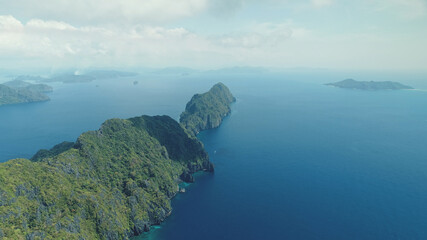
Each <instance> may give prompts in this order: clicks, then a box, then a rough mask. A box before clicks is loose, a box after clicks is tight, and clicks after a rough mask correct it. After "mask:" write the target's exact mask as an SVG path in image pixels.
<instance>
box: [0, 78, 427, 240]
mask: <svg viewBox="0 0 427 240" xmlns="http://www.w3.org/2000/svg"><path fill="white" fill-rule="evenodd" d="M369 76H371V78H373V77H375V79H374V80H396V79H395V78H397V77H398V76H395V75H393V74H373V73H366V74H359V75H358V76H357V77H359V78H358V79H360V80H372V79H368V77H369ZM346 77H349V76H348V75H343V74H340V73H333V74H332V73H325V72H324V73H320V74H316V75H314V74H293V73H288V74H260V75H258V76H254V75H252V76H249V75H248V76H245V75H215V74H210V75H207V74H205V75H195V76H188V77H176V76H149V75H147V76H140V77H138V78H137V79H138V81H139V84H138V85H135V86H134V85H132V82H133V81H134V80H135V79H121V80H117V79H116V80H106V81H97V82H94V83H89V84H74V85H62V84H58V85H57V86H56V89H55V92H54V93H53V94H52V95H51V98H52V101H50V102H46V103H35V104H25V105H18V106H7V107H0V119H1V120H0V132H1V133H2V134H1V135H0V146H1V148H0V159H1V160H3V161H4V160H7V159H9V158H15V157H30V156H31V155H32V154H33V153H34V152H35V151H37V149H39V148H46V147H51V146H52V145H54V144H56V143H58V142H60V141H64V140H75V139H76V138H77V136H78V135H79V134H80V133H81V132H82V131H86V130H92V129H97V128H98V127H99V125H100V123H102V122H103V121H104V120H105V119H108V118H111V117H131V116H136V115H142V114H150V115H153V114H168V115H171V116H172V117H174V118H178V116H179V113H180V112H181V111H182V110H183V108H184V106H185V103H186V102H187V101H188V100H189V98H190V97H191V95H192V94H193V93H196V92H203V91H205V90H207V89H208V88H209V87H210V86H211V85H212V84H213V83H215V82H217V81H218V80H221V81H223V82H224V83H225V84H226V85H228V86H229V87H230V89H231V91H232V92H233V93H234V95H235V96H236V97H237V103H235V104H234V105H233V112H232V114H231V115H230V116H229V117H228V118H227V119H226V120H225V121H224V123H223V125H222V126H221V127H220V128H218V129H214V130H210V131H205V132H203V133H201V134H200V135H199V138H200V139H201V140H202V141H203V142H204V144H205V147H206V149H207V150H208V152H209V154H210V156H211V160H212V161H213V162H214V163H215V165H216V172H215V174H213V175H211V174H199V175H198V177H197V182H196V183H195V184H192V185H190V186H188V189H187V190H188V191H187V192H186V193H184V194H180V195H178V196H177V197H176V198H175V199H174V201H173V207H174V211H173V214H172V216H171V217H170V218H169V219H168V220H167V221H166V222H165V223H164V224H162V225H161V226H160V227H158V228H156V229H154V230H153V231H152V232H151V233H150V234H148V235H144V236H140V237H138V238H137V239H155V240H159V239H185V240H192V239H194V240H199V239H204V240H210V239H212V240H214V239H215V240H217V239H427V204H425V203H426V202H427V148H426V143H427V127H426V125H427V110H426V107H425V106H426V105H427V92H422V91H378V92H364V91H357V90H343V89H337V88H332V87H326V86H323V85H321V83H323V82H330V81H336V80H341V79H344V78H346ZM351 77H354V75H352V76H351ZM364 77H365V78H366V79H364ZM420 79H421V78H420V77H412V78H411V79H409V80H408V81H403V82H405V83H408V84H412V85H414V86H416V87H418V88H427V87H426V86H425V83H423V82H420V81H419V80H420ZM411 81H412V82H411ZM97 86H98V87H97Z"/></svg>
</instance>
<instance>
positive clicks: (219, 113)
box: [180, 83, 236, 135]
mask: <svg viewBox="0 0 427 240" xmlns="http://www.w3.org/2000/svg"><path fill="white" fill-rule="evenodd" d="M235 101H236V99H235V98H234V97H233V95H232V94H231V92H230V90H229V89H228V88H227V86H225V85H224V84H222V83H217V84H215V85H214V86H213V87H212V88H211V89H210V90H209V91H208V92H206V93H203V94H196V95H194V96H193V98H191V100H190V102H188V103H187V106H186V107H185V111H184V112H183V113H182V114H181V117H180V123H181V125H182V126H183V127H184V128H186V129H187V130H188V131H189V132H190V133H192V134H193V135H197V134H198V133H199V132H200V131H203V130H206V129H210V128H216V127H218V126H219V125H220V124H221V122H222V119H223V118H224V117H225V116H227V115H228V114H229V113H230V112H231V108H230V104H231V103H232V102H235Z"/></svg>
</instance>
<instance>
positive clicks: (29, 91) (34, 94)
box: [0, 80, 53, 106]
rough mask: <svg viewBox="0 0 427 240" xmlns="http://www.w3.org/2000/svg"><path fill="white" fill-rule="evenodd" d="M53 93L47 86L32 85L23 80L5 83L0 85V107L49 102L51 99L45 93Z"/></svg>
mask: <svg viewBox="0 0 427 240" xmlns="http://www.w3.org/2000/svg"><path fill="white" fill-rule="evenodd" d="M52 91H53V89H52V87H50V86H48V85H46V84H32V83H28V82H25V81H21V80H13V81H9V82H5V83H3V84H0V106H1V105H6V104H17V103H30V102H42V101H48V100H50V99H49V97H48V96H47V95H46V94H45V93H47V92H52Z"/></svg>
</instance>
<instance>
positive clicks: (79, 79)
mask: <svg viewBox="0 0 427 240" xmlns="http://www.w3.org/2000/svg"><path fill="white" fill-rule="evenodd" d="M136 75H138V74H137V73H133V72H121V71H113V70H105V71H104V70H97V71H89V72H87V73H82V74H80V73H64V74H59V75H54V76H52V77H50V78H47V77H40V76H31V75H21V76H18V77H16V78H15V79H14V80H20V81H38V82H62V83H85V82H92V81H94V80H97V79H112V78H121V77H133V76H136Z"/></svg>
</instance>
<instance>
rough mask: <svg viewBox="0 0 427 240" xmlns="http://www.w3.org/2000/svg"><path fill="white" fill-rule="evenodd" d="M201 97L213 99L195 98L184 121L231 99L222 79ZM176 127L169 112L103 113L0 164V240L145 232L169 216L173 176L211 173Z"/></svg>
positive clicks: (193, 141) (197, 147) (176, 179)
mask: <svg viewBox="0 0 427 240" xmlns="http://www.w3.org/2000/svg"><path fill="white" fill-rule="evenodd" d="M202 95H203V94H202ZM207 96H209V100H211V101H213V102H214V105H211V102H209V101H207V100H208V99H205V100H206V101H197V102H196V104H197V108H193V109H191V113H190V112H188V111H186V112H187V113H186V114H185V116H186V119H187V118H188V119H192V117H191V114H194V115H197V116H211V114H213V115H215V117H216V114H217V112H218V113H219V112H221V113H222V112H224V110H227V109H229V104H230V100H234V97H233V96H231V94H230V92H229V90H228V88H227V87H225V86H224V85H223V84H219V85H215V86H214V87H213V88H212V89H211V91H209V94H208V95H207ZM198 98H199V97H193V99H198ZM226 99H228V100H227V101H224V100H226ZM193 102H194V101H193ZM187 105H188V104H187ZM191 105H192V104H190V106H191ZM215 107H218V108H219V109H221V110H220V111H217V110H215V109H214V108H215ZM213 115H212V116H213ZM225 115H226V114H220V115H219V118H218V119H216V120H215V121H214V123H215V124H208V125H206V126H203V129H207V128H209V127H216V126H217V124H218V122H221V120H222V118H223V117H224V116H225ZM208 118H210V119H212V117H208ZM196 119H197V118H196ZM183 126H185V124H183V123H181V124H179V123H178V122H176V121H175V120H173V119H172V118H171V117H168V116H154V117H151V116H141V117H134V118H130V119H110V120H107V121H106V122H104V123H103V124H102V126H101V128H100V129H99V130H97V131H89V132H86V133H83V134H82V135H80V137H79V138H78V139H77V141H76V142H63V143H61V144H58V145H57V146H55V147H53V148H52V149H50V150H40V151H39V152H38V153H36V154H35V155H34V157H33V158H32V159H31V160H27V159H14V160H9V161H7V162H5V163H1V164H0V220H1V221H0V238H4V239H111V240H116V239H128V238H129V237H132V236H136V235H139V234H141V233H143V232H146V231H149V230H150V227H151V226H152V225H155V224H160V223H161V222H162V221H163V220H165V218H166V217H167V216H168V215H170V214H171V210H172V208H171V203H170V200H171V198H172V197H174V196H175V195H176V194H177V193H178V192H184V191H185V190H183V189H181V188H180V187H179V183H180V182H182V181H185V182H193V181H194V178H193V176H192V174H193V173H195V172H197V171H207V172H213V171H214V167H213V164H212V163H211V162H210V161H209V156H208V154H207V152H206V151H205V150H204V148H203V144H202V143H201V142H200V141H199V140H198V139H197V138H196V137H195V136H194V135H192V134H190V131H189V129H185V128H183ZM200 129H202V128H200ZM191 131H193V130H192V129H191Z"/></svg>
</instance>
